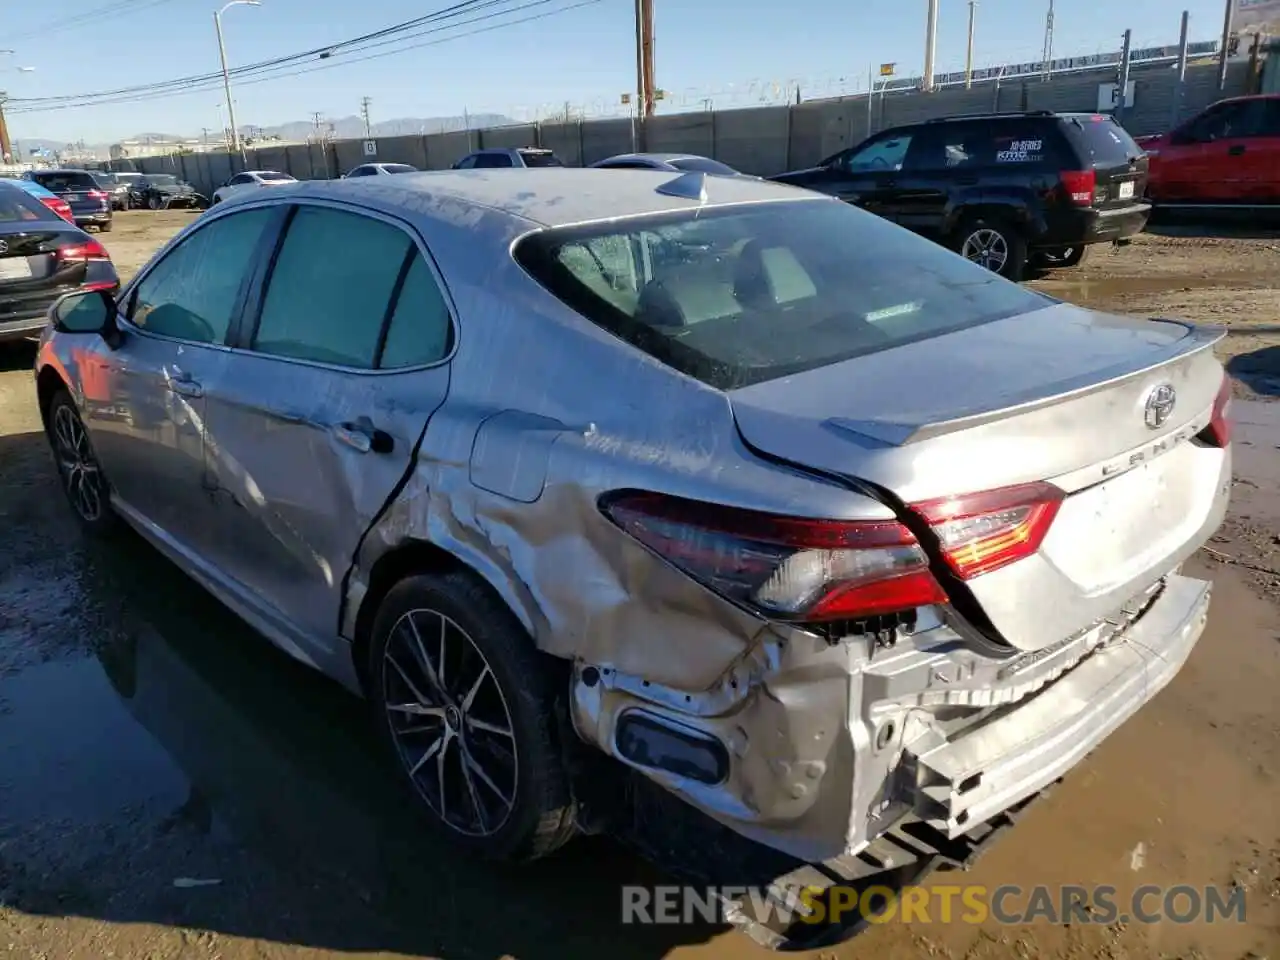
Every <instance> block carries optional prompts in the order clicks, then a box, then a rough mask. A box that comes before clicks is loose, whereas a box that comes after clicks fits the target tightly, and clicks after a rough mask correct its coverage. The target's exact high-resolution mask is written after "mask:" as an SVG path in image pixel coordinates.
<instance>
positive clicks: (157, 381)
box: [36, 169, 1231, 942]
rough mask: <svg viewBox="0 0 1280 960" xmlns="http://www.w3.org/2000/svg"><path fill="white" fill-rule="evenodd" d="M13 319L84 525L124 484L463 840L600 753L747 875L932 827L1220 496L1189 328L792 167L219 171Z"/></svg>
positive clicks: (1172, 624) (997, 823)
mask: <svg viewBox="0 0 1280 960" xmlns="http://www.w3.org/2000/svg"><path fill="white" fill-rule="evenodd" d="M52 320H53V323H52V326H51V327H50V329H49V330H48V331H47V332H46V333H45V335H44V337H43V341H42V344H41V348H40V352H39V355H38V359H37V372H36V381H37V389H38V393H39V402H40V410H41V411H42V413H43V416H44V422H45V425H46V428H47V431H48V435H49V440H50V442H51V444H52V447H53V451H54V454H55V457H56V461H57V466H58V469H59V471H60V473H61V477H62V481H63V484H64V486H65V488H66V492H67V494H68V496H69V498H70V501H71V504H72V506H73V507H74V509H75V511H76V513H77V515H78V516H79V518H80V520H81V521H82V522H83V524H84V526H85V527H87V528H88V529H89V530H92V531H105V530H108V529H110V528H111V527H112V525H113V524H114V523H116V522H117V521H118V520H119V519H123V520H125V521H127V522H128V523H129V524H130V525H131V526H132V527H134V528H136V529H137V530H138V531H139V532H141V533H142V534H143V536H145V537H146V538H147V539H149V540H150V541H151V542H152V543H153V544H155V546H156V547H157V548H158V549H159V550H160V551H161V552H162V553H164V554H165V555H167V556H168V557H170V558H172V559H173V560H174V561H175V562H176V563H178V564H179V565H181V566H182V568H183V569H184V570H185V571H187V572H188V573H189V574H190V575H191V576H192V577H194V578H195V579H196V580H198V581H199V582H200V583H202V584H203V585H204V586H206V587H207V588H208V589H209V590H210V591H212V592H213V593H214V594H215V595H217V596H218V597H219V598H220V599H222V600H223V601H224V602H225V603H227V604H228V605H229V606H230V607H232V608H233V609H234V610H236V611H237V612H238V613H239V614H241V615H242V616H243V617H244V618H245V619H246V620H247V621H249V622H250V623H251V624H252V625H253V626H254V627H256V628H257V629H258V630H259V631H261V632H262V633H263V634H265V635H266V636H267V637H268V638H269V639H270V640H271V641H272V642H273V643H275V644H277V645H278V646H279V647H281V648H282V649H283V650H285V651H287V652H288V653H290V654H291V655H293V656H294V657H296V658H298V659H299V660H301V661H303V662H304V663H307V664H310V665H311V666H313V667H315V668H317V669H319V670H321V671H323V672H324V673H326V674H328V675H329V676H331V677H333V678H335V679H336V680H338V681H340V682H341V683H343V684H345V685H346V686H347V687H349V688H350V689H351V690H353V691H356V692H358V693H361V694H363V695H364V696H366V697H367V698H368V699H369V700H370V701H371V702H372V705H373V707H374V710H375V713H376V716H377V717H378V723H379V726H380V729H381V733H382V735H383V736H384V738H385V740H386V742H387V744H388V746H389V748H390V752H391V754H392V755H393V756H394V757H395V758H397V760H398V762H399V764H400V765H401V767H402V770H403V775H404V778H405V780H406V782H407V784H408V785H409V786H410V787H411V788H412V790H413V791H415V792H416V795H417V797H418V798H419V799H420V801H421V803H422V806H423V809H424V810H425V811H426V812H427V814H428V815H429V817H430V818H431V819H432V820H433V821H434V823H435V824H436V825H437V826H438V827H439V828H440V829H441V830H442V831H443V832H445V833H446V834H448V835H450V836H452V837H453V838H454V839H456V840H457V841H458V842H459V843H461V844H463V845H464V846H466V847H468V848H470V849H472V850H474V851H477V852H479V853H482V854H485V855H490V856H499V857H512V858H518V857H523V858H528V857H535V856H538V855H542V854H545V853H547V852H549V851H550V850H552V849H554V848H555V847H557V846H558V845H560V844H561V843H563V842H564V841H565V840H567V839H568V838H569V837H571V836H572V835H573V834H574V832H575V831H576V830H577V829H579V828H580V827H582V826H584V825H587V826H589V824H587V823H586V821H587V819H588V814H589V812H590V808H591V806H592V805H591V804H590V803H588V802H586V801H585V800H584V798H585V797H586V796H587V795H588V793H589V792H590V790H591V789H593V788H594V787H596V786H598V783H599V782H600V779H599V778H600V777H601V776H602V774H601V771H602V770H607V771H612V772H613V773H614V774H616V775H618V776H619V777H625V778H632V780H633V782H634V783H635V784H639V785H641V786H643V787H644V788H645V789H646V790H651V787H652V784H658V785H660V786H661V787H662V788H665V792H664V791H663V790H660V789H659V790H657V791H656V795H658V796H660V797H663V798H666V800H667V801H670V800H671V798H672V797H675V798H679V799H681V800H683V801H686V803H684V804H680V803H679V802H678V801H677V802H675V808H676V809H677V810H681V811H685V812H686V813H687V814H688V816H689V817H690V818H691V822H694V823H698V824H703V825H704V826H705V830H716V831H719V830H724V832H725V833H726V834H728V835H729V836H734V837H738V838H745V839H740V840H739V842H741V843H744V844H747V845H749V846H750V847H751V849H752V850H763V851H773V852H776V853H777V854H778V855H779V857H780V861H779V862H785V863H787V864H790V866H788V867H786V868H785V870H784V869H782V868H779V874H778V876H777V878H776V881H777V882H776V885H775V886H776V887H778V888H780V889H783V890H786V889H789V885H790V887H794V886H795V885H797V884H807V883H808V882H810V880H811V879H812V877H813V876H816V874H815V873H814V871H813V870H811V869H810V870H809V872H808V874H804V873H803V872H801V871H800V870H799V866H798V864H797V862H800V863H819V862H820V863H823V864H824V867H823V869H824V872H825V873H826V875H827V876H828V878H830V877H831V876H833V875H839V876H840V877H842V878H844V879H846V880H850V881H854V880H857V879H858V878H860V877H865V876H867V875H872V874H876V873H877V872H878V871H879V872H883V871H886V870H896V871H898V872H897V873H895V876H897V877H898V878H899V879H901V878H902V876H904V874H902V873H901V868H902V866H903V864H906V863H911V862H912V861H913V859H914V860H915V861H916V862H917V864H918V866H919V868H920V869H921V870H924V869H926V868H927V867H930V866H936V865H937V863H938V862H939V861H940V860H945V861H946V862H960V861H962V860H963V859H964V858H965V857H966V856H969V855H970V854H972V853H973V852H976V850H977V849H979V848H980V846H981V845H982V843H983V842H984V840H985V839H986V838H987V837H988V836H989V835H990V834H991V833H992V831H994V830H995V829H997V828H999V827H1001V826H1003V825H1005V824H1007V823H1008V822H1009V821H1010V819H1011V815H1010V811H1016V810H1018V809H1020V808H1021V807H1022V806H1023V805H1025V804H1026V803H1027V802H1029V800H1030V799H1031V798H1034V797H1035V796H1036V795H1038V793H1039V792H1040V791H1041V790H1042V789H1043V788H1045V787H1046V785H1048V784H1050V783H1051V782H1053V781H1056V780H1057V779H1058V778H1060V777H1061V776H1062V775H1063V774H1065V773H1066V772H1067V771H1068V770H1069V769H1070V768H1071V767H1072V766H1073V765H1075V764H1076V763H1077V762H1078V761H1079V760H1081V759H1082V758H1083V757H1084V756H1085V755H1086V754H1087V753H1088V752H1089V751H1090V750H1092V749H1093V748H1094V747H1095V746H1097V745H1098V743H1099V742H1100V741H1102V740H1103V739H1104V738H1105V737H1106V736H1107V735H1108V734H1110V733H1111V732H1112V731H1113V730H1115V729H1116V728H1117V727H1118V726H1119V725H1120V724H1121V723H1122V722H1123V721H1124V720H1125V719H1126V718H1128V717H1129V716H1130V715H1131V714H1133V713H1134V712H1135V711H1136V710H1138V709H1139V708H1140V707H1141V706H1142V705H1143V704H1144V703H1146V702H1147V701H1148V700H1149V699H1150V698H1151V697H1153V696H1154V695H1155V694H1156V693H1157V691H1159V690H1160V689H1161V688H1162V687H1163V686H1164V685H1165V684H1167V683H1168V682H1169V681H1170V680H1171V679H1172V677H1173V676H1174V675H1175V674H1176V673H1177V672H1178V670H1179V668H1180V667H1181V666H1182V664H1183V662H1184V661H1185V660H1186V658H1187V656H1188V654H1189V653H1190V651H1191V649H1192V647H1193V645H1194V644H1195V642H1196V640H1197V639H1198V638H1199V636H1200V634H1201V631H1202V629H1203V626H1204V622H1205V617H1206V611H1207V608H1208V603H1209V590H1210V588H1209V584H1208V583H1206V582H1204V581H1201V580H1196V579H1192V578H1189V577H1187V576H1184V575H1182V574H1181V573H1180V572H1179V568H1180V566H1181V564H1182V563H1183V561H1184V560H1186V559H1187V558H1188V557H1189V556H1190V555H1191V554H1192V553H1193V552H1194V551H1195V550H1196V549H1197V548H1198V547H1199V546H1200V545H1201V544H1202V543H1204V542H1205V540H1206V539H1208V537H1209V536H1210V535H1211V534H1212V533H1213V532H1214V530H1215V529H1216V528H1217V527H1218V525H1219V523H1220V522H1221V521H1222V518H1223V515H1224V513H1225V510H1226V507H1227V499H1228V489H1229V483H1230V477H1231V454H1230V445H1229V421H1228V419H1227V416H1228V398H1229V396H1230V394H1229V389H1228V385H1227V381H1226V380H1225V378H1224V374H1223V370H1222V367H1221V366H1220V364H1219V362H1218V361H1217V360H1216V359H1215V357H1214V353H1213V349H1212V348H1213V344H1214V343H1215V342H1216V341H1217V340H1218V339H1219V336H1220V333H1219V332H1216V331H1212V330H1206V329H1200V328H1196V327H1194V326H1192V325H1188V324H1183V323H1180V322H1176V321H1171V320H1158V321H1144V320H1137V319H1126V318H1120V317H1113V316H1105V315H1100V314H1095V313H1091V312H1089V311H1087V310H1083V309H1079V308H1077V307H1074V306H1071V305H1068V304H1066V303H1062V302H1060V301H1057V300H1054V299H1052V298H1050V297H1047V296H1045V295H1043V294H1040V293H1037V292H1033V291H1031V290H1027V289H1024V288H1022V287H1019V286H1017V285H1015V284H1013V283H1009V282H1007V281H1005V280H1002V279H1000V278H999V277H997V276H995V275H993V274H991V273H989V272H987V271H986V270H983V269H982V268H981V267H978V266H976V265H974V264H972V263H969V262H967V261H965V260H964V259H963V258H961V257H959V256H957V255H956V254H954V253H951V252H949V251H946V250H944V249H942V248H940V247H938V246H936V245H934V244H932V243H930V242H929V241H927V240H924V239H921V238H918V237H916V236H915V235H913V234H911V233H909V232H907V231H905V230H903V229H901V228H900V227H897V226H895V225H892V224H889V223H887V222H885V221H884V220H881V219H879V218H877V217H875V216H872V215H870V214H867V213H865V212H862V211H859V210H857V209H854V208H852V207H850V206H848V205H846V204H843V203H841V202H839V201H838V200H834V199H831V198H828V197H825V196H822V195H819V194H816V193H809V192H805V191H801V190H798V189H795V188H792V187H787V186H783V185H779V184H772V183H767V182H763V181H757V180H753V179H738V178H732V179H730V178H717V177H708V176H704V175H702V174H679V175H675V176H673V175H671V174H669V173H660V172H649V171H638V170H636V171H596V170H570V169H546V170H530V171H528V172H527V174H526V175H524V176H521V177H519V178H518V179H517V180H512V179H509V178H506V177H500V178H499V177H492V176H490V175H488V174H485V173H483V172H438V173H428V174H406V175H404V176H397V177H380V178H369V179H367V180H366V181H365V182H364V183H363V184H361V185H359V186H354V185H352V184H350V183H347V182H342V181H338V182H322V181H313V182H308V183H302V184H299V185H298V186H297V188H296V189H293V190H290V191H275V190H261V191H252V192H248V193H245V194H242V195H241V196H240V197H238V198H237V199H236V200H235V202H226V203H223V204H220V205H219V206H218V207H217V208H216V209H214V210H212V211H211V212H210V213H208V214H207V215H206V216H204V217H202V218H201V219H199V220H198V221H196V222H194V223H193V224H192V225H190V226H189V227H188V228H187V229H186V230H184V231H183V232H182V233H181V234H179V235H178V236H177V237H176V238H175V239H174V240H172V241H171V242H170V243H169V244H168V245H167V246H166V247H165V248H164V249H162V250H161V251H160V252H159V253H158V254H157V255H156V256H155V257H154V258H153V259H152V261H151V262H150V263H149V264H148V265H147V266H146V267H144V268H143V269H142V270H141V271H140V272H139V273H138V275H137V276H136V277H135V278H134V279H133V280H132V281H131V282H130V283H129V284H128V285H127V286H126V287H125V288H124V289H123V290H122V291H121V293H120V294H119V296H118V297H116V298H112V297H111V296H110V295H108V294H102V293H80V294H71V295H69V296H67V297H65V298H64V299H62V300H61V301H60V302H59V303H58V304H57V305H56V306H55V307H54V309H53V311H52ZM122 408H123V409H125V410H127V411H128V414H129V415H128V416H127V417H123V418H122V417H120V416H117V415H115V414H114V413H111V412H110V411H118V410H120V409H122ZM584 756H585V757H588V758H590V759H589V761H587V762H582V761H581V758H582V757H584ZM609 758H611V759H609ZM593 764H594V765H593ZM584 771H587V772H585V773H584ZM651 792H654V791H651ZM666 825H669V821H668V823H667V824H666ZM725 828H728V829H727V830H726V829H725ZM699 829H702V828H699ZM783 855H785V856H783ZM805 869H808V868H805ZM787 871H791V872H787ZM802 877H808V878H809V879H797V878H802ZM827 882H828V883H830V882H833V881H832V880H831V879H828V880H827ZM734 917H735V919H736V920H737V921H738V922H740V923H742V924H743V925H744V926H747V927H748V928H749V929H751V930H752V932H754V933H755V934H756V935H758V936H760V938H761V939H763V940H765V941H766V942H776V938H778V937H782V936H784V934H785V931H781V932H780V931H779V930H775V929H774V928H769V930H766V931H764V932H762V927H761V925H759V924H756V925H755V926H752V924H753V921H750V919H749V918H748V917H747V916H746V915H745V914H743V913H741V912H739V913H737V914H734ZM771 938H774V939H771Z"/></svg>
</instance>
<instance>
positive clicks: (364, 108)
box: [360, 97, 373, 140]
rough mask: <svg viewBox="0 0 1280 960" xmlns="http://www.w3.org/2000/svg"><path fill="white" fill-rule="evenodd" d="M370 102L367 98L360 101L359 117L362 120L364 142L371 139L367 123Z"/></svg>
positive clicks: (369, 126)
mask: <svg viewBox="0 0 1280 960" xmlns="http://www.w3.org/2000/svg"><path fill="white" fill-rule="evenodd" d="M372 102H373V101H372V100H370V99H369V98H368V97H364V98H362V99H361V101H360V116H361V117H363V118H364V138H365V139H366V140H372V139H373V130H372V127H371V125H370V123H369V104H371V103H372Z"/></svg>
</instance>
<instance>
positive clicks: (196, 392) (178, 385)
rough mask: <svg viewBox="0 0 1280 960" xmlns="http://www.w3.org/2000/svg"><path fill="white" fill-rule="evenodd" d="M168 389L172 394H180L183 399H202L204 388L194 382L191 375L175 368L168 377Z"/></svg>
mask: <svg viewBox="0 0 1280 960" xmlns="http://www.w3.org/2000/svg"><path fill="white" fill-rule="evenodd" d="M169 389H170V390H172V391H173V392H174V393H178V394H181V395H182V396H184V397H203V396H204V387H202V386H200V384H199V383H198V382H196V380H195V378H194V377H192V376H191V374H189V373H186V372H185V371H183V370H179V369H177V368H176V367H175V368H174V370H173V372H172V373H171V374H170V375H169Z"/></svg>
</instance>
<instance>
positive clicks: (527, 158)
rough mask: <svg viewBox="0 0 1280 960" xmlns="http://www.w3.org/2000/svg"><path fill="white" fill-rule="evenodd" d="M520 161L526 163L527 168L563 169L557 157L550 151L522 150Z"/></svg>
mask: <svg viewBox="0 0 1280 960" xmlns="http://www.w3.org/2000/svg"><path fill="white" fill-rule="evenodd" d="M520 159H521V160H523V161H524V165H525V166H526V167H563V166H564V164H563V163H561V162H560V158H559V157H557V156H556V155H555V154H554V153H552V152H551V151H550V150H521V151H520Z"/></svg>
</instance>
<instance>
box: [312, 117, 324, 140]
mask: <svg viewBox="0 0 1280 960" xmlns="http://www.w3.org/2000/svg"><path fill="white" fill-rule="evenodd" d="M322 119H323V114H321V113H320V111H319V110H316V111H315V112H314V113H312V114H311V129H312V130H313V131H314V132H313V133H312V134H311V139H312V140H313V141H314V142H315V143H321V142H323V141H322V139H321V136H320V122H321V120H322Z"/></svg>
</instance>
